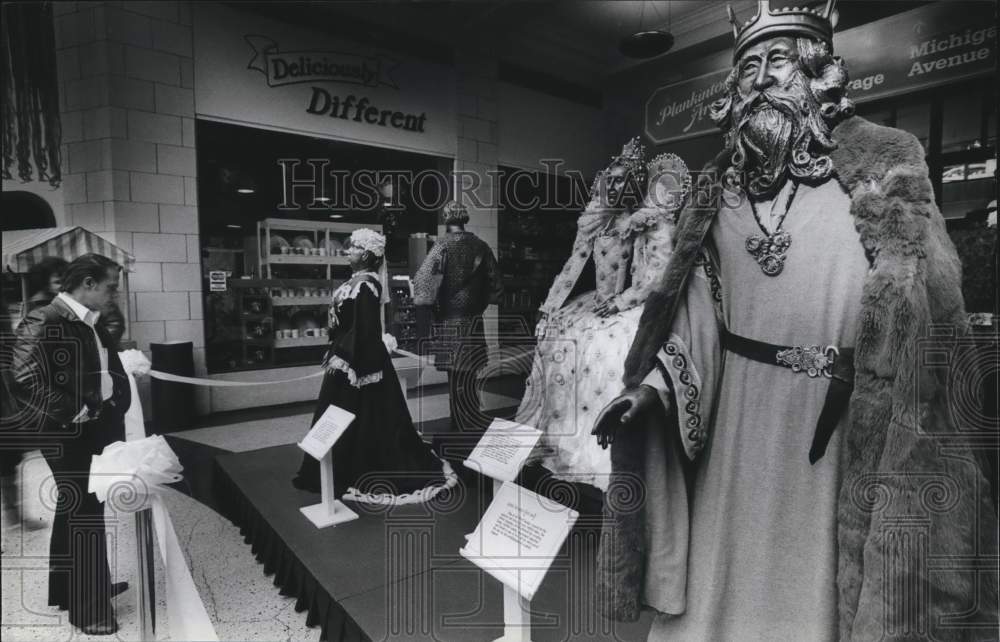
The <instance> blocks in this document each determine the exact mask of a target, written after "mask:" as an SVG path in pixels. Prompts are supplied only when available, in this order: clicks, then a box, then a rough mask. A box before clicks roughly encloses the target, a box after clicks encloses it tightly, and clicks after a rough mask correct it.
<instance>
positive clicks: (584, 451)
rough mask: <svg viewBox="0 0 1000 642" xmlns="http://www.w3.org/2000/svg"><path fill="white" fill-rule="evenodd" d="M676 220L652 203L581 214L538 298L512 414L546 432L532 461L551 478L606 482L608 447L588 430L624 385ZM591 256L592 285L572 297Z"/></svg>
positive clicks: (598, 484)
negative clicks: (560, 263) (527, 367)
mask: <svg viewBox="0 0 1000 642" xmlns="http://www.w3.org/2000/svg"><path fill="white" fill-rule="evenodd" d="M673 229H674V223H673V220H672V218H671V217H670V213H669V212H667V211H665V210H663V209H658V208H653V207H644V208H642V209H640V210H638V211H636V212H634V213H631V214H630V213H627V212H624V211H621V210H617V211H616V210H600V211H596V210H588V211H586V212H584V213H583V214H582V215H581V216H580V220H579V222H578V224H577V237H576V241H575V243H574V245H573V254H572V256H571V257H570V259H569V260H568V261H567V262H566V265H565V266H564V267H563V270H562V272H561V273H560V274H559V276H558V277H556V280H555V282H554V283H553V285H552V289H551V290H550V291H549V295H548V297H547V298H546V300H545V303H544V304H543V305H542V307H541V311H542V312H543V313H545V314H546V317H545V318H543V319H542V320H541V321H539V323H538V327H537V328H536V336H537V338H538V347H537V350H536V353H535V358H534V361H533V363H532V371H531V374H530V376H529V377H528V380H527V382H526V388H525V393H524V398H523V399H522V400H521V404H520V407H519V408H518V412H517V415H516V418H517V421H519V422H521V423H524V424H527V425H530V426H534V427H536V428H538V429H539V430H542V431H543V435H542V439H541V440H540V443H539V447H538V449H537V450H536V452H535V453H533V455H532V460H533V461H536V462H539V461H540V463H541V464H542V465H543V466H545V467H546V468H547V469H548V470H550V471H551V472H552V473H553V474H554V475H555V476H556V477H557V478H560V479H565V480H568V481H573V482H580V483H586V484H590V485H593V486H596V487H598V488H600V489H601V490H606V489H607V485H608V477H609V475H610V474H611V457H610V454H609V453H610V451H606V450H602V449H601V447H600V446H598V445H597V441H596V440H595V439H594V438H593V437H592V436H591V434H590V431H591V429H592V428H593V427H594V422H595V421H596V419H597V415H598V414H599V413H600V411H601V409H602V408H603V407H604V406H605V405H606V404H607V403H609V402H610V401H611V400H612V399H614V398H615V396H616V395H617V394H618V393H619V392H621V385H620V383H621V378H622V372H623V367H624V361H625V355H626V354H628V348H629V346H630V345H631V343H632V339H633V338H634V337H635V333H636V330H637V329H638V327H639V317H640V316H641V315H642V304H643V303H644V302H645V300H646V297H647V296H648V295H649V293H650V291H651V289H652V287H653V286H654V285H655V282H656V278H657V277H658V276H659V275H660V274H662V273H663V270H664V269H665V267H666V265H667V261H668V259H669V257H670V252H671V247H672V236H673ZM591 259H593V264H594V270H595V277H596V288H595V289H594V290H590V291H587V292H583V293H582V294H579V295H576V296H572V297H571V295H572V294H573V292H574V289H578V286H579V284H580V283H581V282H582V279H581V276H582V275H583V273H584V268H585V267H586V264H587V262H588V261H590V260H591ZM630 279H631V283H629V280H630ZM626 286H628V287H626ZM607 300H610V301H612V302H613V303H614V304H615V306H616V307H617V308H618V310H619V311H618V312H617V313H615V314H613V315H611V316H608V317H603V318H602V317H600V316H598V315H597V314H596V313H595V312H594V306H595V305H596V304H597V303H599V302H602V301H607Z"/></svg>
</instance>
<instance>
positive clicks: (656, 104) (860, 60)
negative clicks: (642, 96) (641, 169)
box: [644, 2, 997, 144]
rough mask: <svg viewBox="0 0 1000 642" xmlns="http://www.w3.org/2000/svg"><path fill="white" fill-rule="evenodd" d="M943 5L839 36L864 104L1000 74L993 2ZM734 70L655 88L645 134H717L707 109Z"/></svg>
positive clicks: (837, 48)
mask: <svg viewBox="0 0 1000 642" xmlns="http://www.w3.org/2000/svg"><path fill="white" fill-rule="evenodd" d="M949 4H950V3H947V2H941V3H935V4H931V5H927V6H924V7H920V8H918V9H914V10H913V11H907V12H906V13H901V14H898V15H895V16H890V17H888V18H885V19H883V20H879V21H878V22H873V23H871V24H867V25H862V26H860V27H855V28H854V29H849V30H847V31H845V32H843V33H839V34H835V35H834V41H833V44H834V52H835V53H836V54H837V55H840V56H843V58H844V60H845V61H846V63H847V69H848V72H849V74H850V78H851V81H850V84H849V85H848V94H847V95H848V96H849V97H850V98H851V99H852V100H854V101H855V102H857V103H862V102H867V101H872V100H877V99H880V98H885V97H888V96H893V95H897V94H903V93H908V92H912V91H915V90H918V89H925V88H927V87H933V86H937V85H941V84H945V83H951V82H955V81H956V80H960V79H962V78H967V77H970V76H976V75H979V74H983V73H987V72H989V71H990V70H993V69H994V68H995V64H996V63H995V60H996V35H997V34H996V31H997V29H996V24H995V19H994V16H993V6H992V3H987V2H978V3H963V5H962V7H963V10H962V11H956V10H955V9H954V7H949V6H948V5H949ZM730 71H731V67H730V66H726V67H725V68H723V69H719V70H717V71H712V72H709V73H707V74H704V75H702V76H698V77H696V78H689V79H687V80H682V81H680V82H676V83H673V84H670V85H666V86H664V87H660V88H659V89H657V90H655V91H654V92H653V93H652V94H651V95H650V97H649V98H648V99H647V100H646V105H645V114H644V122H645V130H646V135H647V136H648V137H649V138H650V139H651V140H652V141H653V142H654V143H657V144H660V143H666V142H670V141H675V140H683V139H685V138H692V137H695V136H701V135H704V134H708V133H715V132H718V129H717V128H716V126H715V123H713V122H712V120H711V119H710V118H709V117H708V108H709V106H710V105H711V104H712V102H713V101H714V100H716V99H717V98H720V97H721V96H722V95H723V93H724V92H725V91H726V78H727V76H728V75H729V72H730Z"/></svg>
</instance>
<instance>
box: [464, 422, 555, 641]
mask: <svg viewBox="0 0 1000 642" xmlns="http://www.w3.org/2000/svg"><path fill="white" fill-rule="evenodd" d="M541 434H542V433H541V431H540V430H538V429H536V428H532V427H531V426H526V425H523V424H517V423H514V422H511V421H506V420H503V419H494V420H493V423H492V424H491V425H490V427H489V429H487V431H486V432H485V433H484V434H483V437H482V438H481V439H480V441H479V443H478V444H477V445H476V447H475V448H474V449H473V451H472V453H470V455H469V458H468V459H466V460H465V461H464V462H463V464H464V465H465V467H466V468H469V469H471V470H475V471H476V472H478V473H480V474H483V475H487V476H489V477H491V478H492V479H493V497H494V498H495V497H497V494H498V493H499V492H500V488H501V487H502V486H503V484H504V482H513V481H514V479H516V478H517V475H518V473H520V472H521V468H522V467H523V466H524V461H525V459H527V456H528V454H529V453H530V452H531V450H532V449H533V448H534V447H535V444H536V443H537V442H538V439H539V437H541ZM519 579H520V578H519ZM501 586H503V636H501V637H499V638H497V639H496V641H495V642H531V600H527V599H524V598H523V597H521V594H520V593H519V592H518V591H516V590H515V589H513V588H512V587H510V586H508V585H507V584H505V583H502V582H501Z"/></svg>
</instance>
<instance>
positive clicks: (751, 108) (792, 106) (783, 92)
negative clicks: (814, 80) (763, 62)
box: [736, 87, 802, 120]
mask: <svg viewBox="0 0 1000 642" xmlns="http://www.w3.org/2000/svg"><path fill="white" fill-rule="evenodd" d="M801 103H802V98H801V95H800V94H799V92H797V91H795V90H794V89H785V88H779V87H769V88H767V89H763V90H755V91H754V92H753V93H751V94H749V95H747V97H746V98H744V99H742V100H741V101H740V102H739V104H738V105H736V112H737V116H738V119H739V120H743V119H746V118H748V117H750V116H752V115H753V114H754V113H755V112H757V111H760V110H763V109H777V110H779V111H781V112H783V113H786V114H789V115H794V114H796V112H797V110H798V106H799V105H800V104H801Z"/></svg>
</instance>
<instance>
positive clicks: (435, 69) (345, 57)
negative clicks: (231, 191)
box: [194, 3, 456, 156]
mask: <svg viewBox="0 0 1000 642" xmlns="http://www.w3.org/2000/svg"><path fill="white" fill-rule="evenodd" d="M195 11H196V14H195V18H196V19H195V23H194V37H195V43H194V44H195V51H197V52H198V55H197V56H195V60H194V67H195V69H194V72H195V73H194V89H195V114H196V115H197V116H198V117H203V118H208V119H218V120H222V121H224V122H230V123H243V124H248V125H257V126H261V127H264V128H269V129H277V130H281V131H290V132H300V133H304V134H309V135H316V136H320V137H328V138H336V139H339V140H347V141H351V142H357V143H362V144H372V145H378V146H383V147H391V148H393V149H404V150H410V151H416V152H422V153H431V154H437V155H443V156H453V155H454V153H455V135H456V132H455V128H456V118H455V108H454V95H453V94H454V92H452V91H448V90H447V89H448V88H452V87H454V69H452V68H450V67H448V66H445V65H440V64H435V63H431V62H427V61H424V60H422V59H416V58H412V57H409V56H403V55H399V56H396V55H391V54H386V53H383V51H381V50H380V49H379V48H378V47H375V46H372V45H366V44H362V43H358V42H351V41H349V40H347V39H343V38H339V37H334V36H331V35H329V34H326V33H323V32H322V31H320V30H313V29H309V28H306V27H302V26H299V25H292V24H287V23H282V22H279V21H276V20H271V19H268V18H266V17H263V16H260V15H257V14H254V13H252V12H249V11H239V10H234V9H232V8H229V7H227V6H224V5H223V4H222V3H198V5H197V7H196V9H195Z"/></svg>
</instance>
